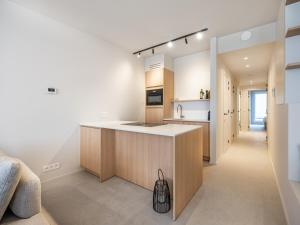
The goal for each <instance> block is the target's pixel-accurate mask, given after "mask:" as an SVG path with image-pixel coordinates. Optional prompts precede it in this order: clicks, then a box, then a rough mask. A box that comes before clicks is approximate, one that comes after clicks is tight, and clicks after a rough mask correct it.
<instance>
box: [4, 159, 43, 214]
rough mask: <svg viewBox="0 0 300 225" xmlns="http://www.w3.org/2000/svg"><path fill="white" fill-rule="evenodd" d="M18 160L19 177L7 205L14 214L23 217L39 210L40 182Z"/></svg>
mask: <svg viewBox="0 0 300 225" xmlns="http://www.w3.org/2000/svg"><path fill="white" fill-rule="evenodd" d="M19 162H20V164H21V179H20V182H19V184H18V186H17V189H16V191H15V194H14V196H13V198H12V199H11V202H10V205H9V206H10V209H11V211H12V212H13V213H14V214H15V215H16V216H18V217H20V218H24V219H25V218H29V217H32V216H34V215H36V214H38V213H40V211H41V182H40V179H39V178H38V177H37V175H35V174H34V173H33V172H32V171H31V170H30V169H29V168H28V167H27V166H26V165H25V164H24V163H23V162H22V161H19Z"/></svg>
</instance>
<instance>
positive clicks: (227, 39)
mask: <svg viewBox="0 0 300 225" xmlns="http://www.w3.org/2000/svg"><path fill="white" fill-rule="evenodd" d="M247 31H250V32H251V34H252V35H251V38H250V39H249V40H245V41H244V40H241V35H242V33H243V32H244V31H241V32H237V33H234V34H229V35H226V36H223V37H220V38H218V53H219V54H221V53H225V52H231V51H236V50H238V49H243V48H249V47H252V46H256V45H259V44H265V43H271V42H274V41H275V40H276V23H270V24H266V25H263V26H258V27H254V28H251V29H248V30H247Z"/></svg>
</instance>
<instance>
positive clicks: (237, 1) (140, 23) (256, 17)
mask: <svg viewBox="0 0 300 225" xmlns="http://www.w3.org/2000/svg"><path fill="white" fill-rule="evenodd" d="M11 1H13V2H16V3H18V4H21V5H23V6H25V7H27V8H30V9H32V10H34V11H38V12H39V13H41V14H44V15H47V16H49V17H52V18H54V19H56V20H58V21H61V22H63V23H66V24H68V25H71V26H73V27H75V28H78V29H80V30H82V31H85V32H88V33H91V34H94V35H97V36H99V37H101V38H102V39H104V40H107V41H109V42H111V43H113V44H115V45H117V46H119V47H121V48H122V49H124V50H127V51H129V52H134V51H136V50H139V49H142V48H146V47H149V46H151V45H154V44H157V43H161V42H164V41H168V40H170V39H173V38H175V37H178V36H181V35H184V34H187V33H191V32H194V31H197V30H199V29H202V28H204V27H208V28H209V31H208V32H207V33H206V36H205V39H204V40H202V41H193V40H191V41H190V44H189V45H188V46H185V44H184V43H183V42H181V43H180V44H177V43H176V45H175V46H174V47H173V48H172V49H171V50H167V49H166V48H165V47H163V48H162V49H161V50H160V51H163V52H165V51H168V53H169V55H171V56H173V57H177V56H182V55H186V54H190V53H193V52H197V51H200V50H205V49H208V48H209V38H210V37H212V36H222V35H225V34H231V33H234V32H238V31H241V30H244V29H248V28H252V27H255V26H258V25H262V24H266V23H269V22H273V21H275V18H276V16H277V11H278V9H279V5H280V1H281V0H226V1H224V0H163V1H162V0H147V1H146V0H119V1H117V0H115V1H113V0H106V1H105V0H89V1H84V0H11ZM158 51H159V50H158ZM158 51H157V52H158Z"/></svg>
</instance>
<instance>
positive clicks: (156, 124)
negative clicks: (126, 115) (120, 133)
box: [122, 122, 164, 127]
mask: <svg viewBox="0 0 300 225" xmlns="http://www.w3.org/2000/svg"><path fill="white" fill-rule="evenodd" d="M122 125H128V126H139V127H158V126H162V125H164V124H163V123H144V122H134V123H124V124H122Z"/></svg>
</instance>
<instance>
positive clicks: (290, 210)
mask: <svg viewBox="0 0 300 225" xmlns="http://www.w3.org/2000/svg"><path fill="white" fill-rule="evenodd" d="M278 51H280V48H276V49H275V51H274V54H273V58H272V61H271V65H270V70H269V75H268V144H269V148H268V149H269V155H270V158H271V161H272V163H273V169H274V173H275V177H276V180H277V186H278V189H279V193H280V196H281V200H282V204H283V207H284V211H285V215H286V219H287V222H288V224H289V225H298V224H299V221H300V214H299V212H300V202H299V199H297V195H296V192H295V190H294V188H293V182H292V181H290V180H289V179H288V149H289V143H288V138H289V136H288V135H289V128H288V111H289V106H288V105H287V104H276V94H277V92H276V91H277V90H278V89H276V87H278V77H281V75H280V74H281V73H282V70H281V68H280V65H284V64H283V63H282V62H280V61H278V59H280V57H278V55H277V54H278ZM281 60H284V59H283V58H281Z"/></svg>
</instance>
